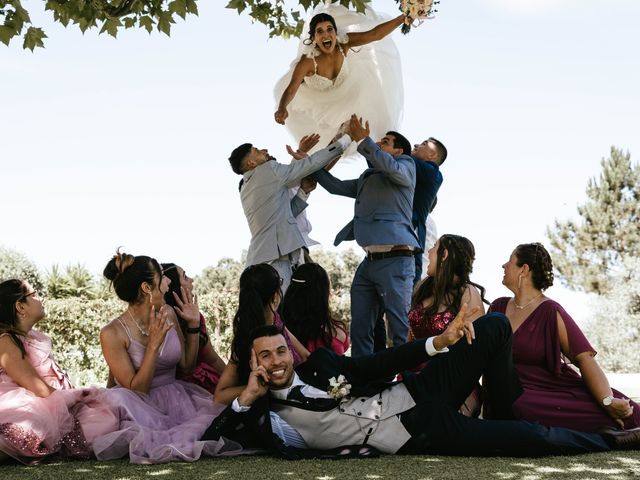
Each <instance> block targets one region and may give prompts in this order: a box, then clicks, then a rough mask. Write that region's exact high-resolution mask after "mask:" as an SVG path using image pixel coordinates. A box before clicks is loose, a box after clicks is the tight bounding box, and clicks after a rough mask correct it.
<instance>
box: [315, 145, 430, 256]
mask: <svg viewBox="0 0 640 480" xmlns="http://www.w3.org/2000/svg"><path fill="white" fill-rule="evenodd" d="M358 152H360V154H362V155H363V156H364V157H365V158H366V159H367V162H368V163H369V165H371V167H372V168H368V169H366V170H365V171H364V172H363V173H362V175H360V178H358V179H357V180H340V179H338V178H336V177H334V176H333V175H331V174H330V173H329V172H327V171H325V170H319V171H318V172H316V173H315V174H314V178H315V179H316V180H318V183H320V185H322V186H323V187H324V188H325V189H326V190H327V191H328V192H329V193H333V194H335V195H343V196H345V197H351V198H355V199H356V204H355V209H354V215H353V220H352V221H351V222H349V223H348V224H347V225H346V226H345V227H344V228H343V229H342V230H341V231H340V232H339V233H338V235H337V236H336V239H335V242H334V245H338V244H339V243H340V242H342V241H343V240H354V239H355V240H356V242H358V245H360V246H361V247H367V246H369V245H410V246H413V247H418V246H419V244H418V237H417V236H416V233H415V231H414V230H413V226H412V224H411V216H412V214H413V194H414V191H415V186H416V166H415V163H414V161H413V159H412V158H411V157H409V156H407V155H400V156H398V157H393V156H392V155H389V154H388V153H385V152H383V151H382V150H381V149H380V147H378V146H377V145H376V144H375V142H374V141H373V140H371V139H370V138H369V137H367V138H365V139H364V140H362V142H360V145H359V146H358Z"/></svg>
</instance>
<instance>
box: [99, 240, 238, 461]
mask: <svg viewBox="0 0 640 480" xmlns="http://www.w3.org/2000/svg"><path fill="white" fill-rule="evenodd" d="M104 275H105V277H106V278H107V279H109V280H111V282H112V284H113V287H114V289H115V291H116V294H117V295H118V297H119V298H120V299H121V300H123V301H125V302H127V304H128V306H127V309H126V310H125V311H124V312H123V313H122V314H121V315H119V316H118V317H116V318H115V319H114V320H112V321H111V322H110V323H109V324H108V325H107V326H105V327H104V328H103V329H102V331H101V332H100V343H101V345H102V352H103V354H104V357H105V360H106V361H107V364H108V365H109V369H110V370H111V372H112V374H113V376H114V378H115V382H116V386H115V387H113V388H111V389H109V399H110V401H111V402H112V403H113V404H114V405H117V406H118V410H119V415H120V425H119V428H118V430H117V431H115V432H112V433H110V434H107V435H104V436H102V437H99V438H97V439H96V440H95V441H94V445H93V447H94V451H95V454H96V457H97V458H98V459H99V460H108V459H114V458H120V457H123V456H126V455H128V456H129V459H130V461H131V462H132V463H162V462H170V461H175V460H184V461H194V460H197V459H198V458H199V457H200V456H201V455H203V454H206V455H219V454H224V453H229V452H232V451H238V450H239V448H238V446H237V445H234V444H230V443H226V442H224V441H219V442H218V441H200V437H201V436H202V434H203V433H204V431H205V430H206V429H207V427H208V426H209V424H210V423H211V421H212V420H213V419H214V418H215V416H216V413H218V410H217V409H216V407H215V406H214V404H213V398H212V396H211V394H210V393H209V392H207V391H206V390H204V389H202V388H200V387H199V386H197V385H194V384H192V383H187V382H182V381H180V380H176V368H180V369H181V370H183V371H189V370H190V369H192V368H193V365H194V364H195V360H196V357H197V354H198V335H196V334H188V335H187V340H185V339H184V337H183V335H182V331H181V330H180V326H179V325H178V321H177V318H176V315H175V313H174V311H173V309H172V308H171V307H169V306H168V305H166V304H165V302H164V294H165V293H166V292H167V290H168V288H169V280H168V279H167V277H166V276H164V275H163V274H162V270H161V269H160V265H159V264H158V262H157V261H156V260H155V259H153V258H150V257H146V256H135V257H134V256H133V255H127V254H125V253H119V252H118V253H117V254H116V255H115V256H114V257H113V258H112V259H111V261H110V262H109V263H108V264H107V266H106V267H105V269H104ZM178 311H179V314H180V316H181V317H182V318H185V319H187V321H188V324H189V326H190V327H196V326H198V325H199V312H198V308H197V305H195V304H194V303H193V299H192V298H191V296H190V295H188V294H186V295H185V297H184V301H180V302H179V307H178Z"/></svg>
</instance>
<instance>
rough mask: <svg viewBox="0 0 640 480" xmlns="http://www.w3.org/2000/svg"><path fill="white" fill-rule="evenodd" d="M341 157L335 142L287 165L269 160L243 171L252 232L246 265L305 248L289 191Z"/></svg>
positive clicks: (243, 190) (242, 190) (245, 205)
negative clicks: (292, 209) (292, 208)
mask: <svg viewBox="0 0 640 480" xmlns="http://www.w3.org/2000/svg"><path fill="white" fill-rule="evenodd" d="M340 155H342V146H341V145H340V143H338V142H336V143H332V144H331V145H329V146H328V147H327V148H324V149H322V150H319V151H317V152H316V153H314V154H312V155H310V156H309V157H307V158H305V159H302V160H298V161H295V162H292V163H291V164H289V165H283V164H281V163H278V162H276V161H269V162H266V163H263V164H262V165H259V166H258V167H256V168H254V169H252V170H249V171H248V172H245V174H244V175H243V177H242V180H243V183H242V187H241V188H240V200H241V201H242V208H243V210H244V214H245V216H246V217H247V223H248V224H249V230H250V231H251V243H250V244H249V252H248V254H247V265H255V264H257V263H263V262H270V261H272V260H276V259H278V258H280V257H281V256H282V255H286V254H288V253H291V252H293V251H295V250H297V249H299V248H302V247H303V246H304V245H305V241H304V238H303V237H302V234H301V233H300V230H299V229H298V224H297V222H296V219H295V216H294V214H293V213H292V212H291V203H290V199H289V191H288V190H289V188H292V187H294V186H296V185H299V184H300V180H302V179H303V178H304V177H306V176H308V175H311V174H312V173H313V172H315V171H316V170H318V169H321V168H322V167H324V166H325V165H326V164H327V163H329V162H330V161H331V160H333V159H334V158H336V157H339V156H340Z"/></svg>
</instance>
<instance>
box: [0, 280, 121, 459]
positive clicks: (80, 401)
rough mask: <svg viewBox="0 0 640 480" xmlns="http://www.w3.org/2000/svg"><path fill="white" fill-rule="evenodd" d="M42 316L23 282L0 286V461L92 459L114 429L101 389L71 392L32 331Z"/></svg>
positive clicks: (43, 340) (45, 340)
mask: <svg viewBox="0 0 640 480" xmlns="http://www.w3.org/2000/svg"><path fill="white" fill-rule="evenodd" d="M44 317H45V311H44V305H43V303H42V299H41V298H40V296H39V295H38V292H37V291H36V290H34V289H33V287H32V286H31V285H30V284H29V283H28V282H25V281H22V280H16V279H12V280H6V281H4V282H2V283H0V462H2V461H3V460H6V459H7V457H11V458H13V459H14V460H18V461H20V462H22V463H35V462H38V461H40V460H43V459H45V458H51V457H53V458H56V459H58V460H60V459H87V458H93V449H92V445H93V442H94V440H95V438H97V437H100V436H102V435H104V434H106V433H108V432H111V431H114V430H115V429H117V428H118V417H117V416H116V410H115V408H112V407H111V405H110V403H109V402H108V399H107V395H106V393H105V392H106V391H105V390H104V389H101V388H73V387H72V386H71V383H70V382H69V378H68V377H67V374H66V372H65V371H64V370H62V369H61V368H60V366H59V365H58V363H57V362H56V361H55V359H54V358H53V352H52V347H51V339H50V338H49V337H48V336H46V335H45V334H44V333H40V332H38V331H36V330H34V329H33V327H34V326H35V325H36V324H37V323H38V322H39V321H40V320H42V319H43V318H44Z"/></svg>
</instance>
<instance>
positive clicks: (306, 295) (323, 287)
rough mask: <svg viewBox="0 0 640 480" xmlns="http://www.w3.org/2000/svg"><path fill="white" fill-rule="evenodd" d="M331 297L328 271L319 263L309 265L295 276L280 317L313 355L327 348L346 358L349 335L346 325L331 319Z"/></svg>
mask: <svg viewBox="0 0 640 480" xmlns="http://www.w3.org/2000/svg"><path fill="white" fill-rule="evenodd" d="M330 294H331V282H330V281H329V275H327V271H326V270H325V269H324V268H322V267H321V266H320V265H318V264H317V263H305V264H304V265H300V266H299V267H298V268H297V269H296V271H295V272H293V276H292V277H291V284H290V285H289V288H287V293H285V295H284V299H283V300H282V305H281V306H280V313H281V314H282V320H283V322H284V324H285V325H286V326H287V328H288V329H289V331H291V333H292V334H294V335H295V336H296V338H297V339H298V340H300V343H302V344H303V345H304V346H305V347H307V350H309V352H313V351H314V350H316V349H317V348H320V347H326V348H329V349H331V350H333V351H334V352H336V353H337V354H338V355H344V354H345V352H346V351H347V350H348V349H349V334H348V333H347V327H346V325H345V324H344V323H342V322H341V321H338V320H335V319H333V318H332V317H331V311H330V310H329V295H330Z"/></svg>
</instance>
